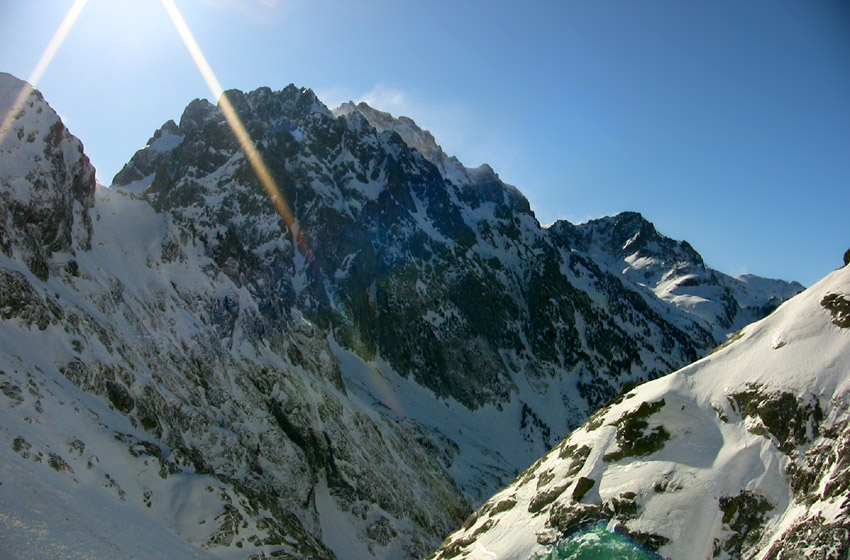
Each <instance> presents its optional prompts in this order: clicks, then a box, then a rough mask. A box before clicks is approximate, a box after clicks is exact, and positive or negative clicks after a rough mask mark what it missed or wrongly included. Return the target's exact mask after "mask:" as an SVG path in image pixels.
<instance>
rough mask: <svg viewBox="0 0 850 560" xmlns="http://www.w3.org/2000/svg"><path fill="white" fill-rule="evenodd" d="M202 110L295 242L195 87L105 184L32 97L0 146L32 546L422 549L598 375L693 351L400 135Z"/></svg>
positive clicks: (630, 371) (586, 396)
mask: <svg viewBox="0 0 850 560" xmlns="http://www.w3.org/2000/svg"><path fill="white" fill-rule="evenodd" d="M10 80H11V79H10V78H3V79H2V80H0V84H6V85H4V86H3V88H5V89H3V88H0V91H5V90H6V89H9V88H10V87H11V86H9V85H8V84H12V85H14V82H12V81H10ZM227 95H228V97H229V99H230V102H231V103H232V105H233V107H234V108H235V110H236V111H237V113H238V114H239V116H240V118H241V119H242V121H243V122H244V124H245V128H246V130H247V131H248V132H249V133H250V135H251V137H252V139H253V141H254V143H255V144H256V146H257V149H258V151H259V153H260V155H261V156H262V158H263V160H264V162H265V165H266V167H267V169H268V170H269V173H270V174H271V177H272V179H273V180H274V182H275V183H276V185H277V188H278V189H279V191H280V196H282V197H283V198H285V199H286V201H287V203H288V204H289V206H290V207H291V208H292V210H293V212H294V216H295V218H296V220H297V225H296V224H287V223H286V221H284V220H282V219H281V218H280V216H279V215H278V213H277V212H276V210H275V206H274V205H273V204H271V203H270V201H269V200H268V195H267V193H266V190H265V189H264V188H263V186H262V185H261V183H260V181H259V180H258V179H257V176H256V174H255V171H254V169H253V168H252V167H251V165H250V164H249V163H248V161H247V160H246V158H245V155H244V154H243V153H242V151H241V149H240V146H239V143H238V142H237V140H236V139H235V137H234V136H233V134H232V132H231V130H230V128H229V126H228V125H227V123H226V121H225V119H224V117H223V114H222V113H221V111H220V110H219V108H218V107H216V106H214V105H212V104H211V103H209V102H207V101H203V100H195V101H193V102H192V103H190V104H189V106H188V107H187V108H186V110H185V111H184V114H183V116H182V118H181V119H180V120H179V124H176V123H175V122H173V121H169V122H168V123H166V124H165V125H164V126H163V127H162V128H160V129H159V130H158V131H157V132H156V133H154V135H153V136H152V138H151V139H150V140H149V141H148V143H147V145H146V146H145V148H143V149H142V150H140V151H139V152H137V153H136V154H135V155H134V156H133V158H132V159H131V160H130V162H129V163H128V164H127V166H125V168H124V169H123V170H122V171H121V172H120V173H119V174H118V175H116V178H115V180H114V185H113V186H112V188H107V187H102V186H99V187H97V189H95V188H94V184H93V176H94V175H93V170H91V168H90V166H89V165H88V160H87V159H86V158H85V156H84V155H82V153H81V147H80V145H79V141H77V140H76V139H74V138H73V137H71V136H70V135H69V134H68V133H67V131H65V130H64V128H60V127H57V126H56V123H57V122H58V118H56V117H55V115H54V114H53V113H52V111H48V109H49V108H47V107H46V105H44V106H43V107H42V105H40V104H41V103H42V102H41V101H40V99H39V98H38V96H37V95H36V96H35V97H31V98H30V99H31V100H33V102H32V104H31V105H28V106H27V107H28V109H25V113H24V116H22V117H21V118H19V119H18V120H17V121H15V123H17V124H14V126H17V127H18V128H17V129H16V130H17V132H15V134H14V137H15V138H17V139H18V140H17V141H18V143H17V144H15V145H14V147H13V148H9V149H8V150H7V151H6V152H4V153H3V154H0V156H1V157H3V158H6V159H4V160H3V161H5V162H9V163H8V164H4V166H3V167H0V169H2V170H3V172H5V173H7V174H8V175H9V176H10V177H11V176H12V175H11V174H9V170H15V169H21V170H23V171H22V172H21V173H17V172H16V173H17V174H15V175H14V176H13V179H14V180H8V181H7V180H5V179H4V181H3V182H2V183H0V185H2V187H3V189H2V191H0V196H2V205H0V212H2V216H3V217H4V220H5V223H6V224H7V225H6V226H5V228H6V229H4V230H2V231H3V238H2V239H3V243H4V246H3V247H4V250H3V254H2V255H0V282H2V290H0V304H2V305H0V313H2V322H0V335H1V336H0V387H2V389H3V393H2V396H0V404H2V407H0V415H2V422H0V438H2V441H0V446H2V447H3V448H4V449H11V450H12V452H11V453H5V454H3V455H2V457H3V460H2V462H0V467H2V468H3V471H2V473H3V475H4V476H5V477H6V478H4V480H3V482H4V484H3V486H2V487H0V492H5V493H6V494H3V495H0V497H2V503H3V504H4V515H5V517H3V519H2V522H3V523H7V525H8V527H18V528H20V527H35V526H36V525H34V523H35V522H36V521H37V519H38V511H42V510H44V509H45V508H46V507H47V506H48V504H49V502H48V500H56V501H57V502H58V503H59V504H61V506H62V507H63V508H68V509H69V510H72V511H75V512H76V513H78V514H79V516H80V518H81V519H83V520H84V521H83V522H81V523H80V524H77V525H75V524H74V523H72V522H71V521H70V519H71V517H70V516H69V517H68V519H64V520H63V518H61V516H59V517H55V518H51V519H50V520H49V521H50V524H51V526H52V527H53V532H52V533H50V534H49V535H48V538H46V539H42V540H41V541H39V543H40V544H39V546H41V547H42V548H40V549H39V550H41V551H44V553H43V554H42V555H45V556H47V555H50V551H51V550H54V551H55V550H56V547H58V546H60V545H61V544H62V543H61V540H62V539H63V538H64V537H65V536H67V535H70V534H82V535H87V536H86V537H78V538H76V539H75V541H74V542H75V543H76V544H77V545H79V546H80V547H82V548H81V550H87V551H88V552H89V554H90V555H92V556H104V555H113V556H120V555H121V554H123V555H124V556H129V557H132V556H134V555H135V551H134V547H135V548H138V550H146V551H148V550H149V551H150V555H151V556H156V555H161V554H159V553H158V552H157V551H161V550H162V549H161V548H159V547H158V545H152V544H151V543H149V542H145V541H146V535H149V534H151V533H152V532H153V533H156V532H161V533H162V534H163V535H165V537H163V539H164V540H163V543H175V542H183V543H189V544H190V545H192V546H189V545H186V546H185V547H182V545H181V547H178V548H179V549H180V551H179V555H185V556H186V557H196V556H198V557H199V556H202V555H203V551H202V550H200V549H199V548H197V547H200V548H201V549H206V550H208V551H210V552H212V553H213V554H216V555H220V556H231V555H232V556H241V557H261V556H262V555H277V556H279V557H284V558H285V557H310V558H334V557H336V558H340V559H348V558H357V559H360V558H413V557H418V556H423V555H424V554H426V553H427V552H428V551H430V550H432V549H433V548H434V547H435V546H436V545H437V544H438V543H439V542H440V541H441V540H442V538H443V536H444V535H445V534H447V533H448V532H449V531H450V530H451V529H453V528H454V527H456V526H457V525H458V524H459V523H460V521H461V520H462V519H463V518H464V517H465V516H466V515H467V513H468V512H469V511H470V509H471V507H470V504H471V503H477V502H480V500H482V499H484V498H486V497H487V496H489V495H490V494H491V493H492V492H493V491H495V490H496V489H498V488H500V487H502V486H503V485H504V484H505V483H506V482H508V481H509V480H510V478H511V477H513V476H514V475H515V474H516V473H517V472H518V471H519V470H520V469H522V468H524V467H525V466H526V465H528V464H529V463H530V462H531V461H533V460H534V458H536V457H538V456H539V455H540V454H541V453H543V452H544V451H545V450H546V449H548V448H549V447H551V445H552V444H554V443H555V442H556V441H557V440H558V439H559V438H560V437H562V436H563V435H564V434H565V433H567V432H568V431H569V430H570V429H572V428H574V427H576V426H577V425H579V424H580V423H581V422H582V421H583V420H584V419H585V418H586V417H587V415H588V414H589V413H590V412H591V411H592V410H594V409H595V408H596V407H597V406H599V405H600V404H602V403H604V402H605V401H607V400H608V399H609V398H610V397H612V396H613V395H615V394H616V393H617V391H618V390H619V388H620V387H621V385H622V384H623V383H625V382H639V381H643V380H646V379H650V378H654V377H658V376H660V375H663V374H665V373H667V372H669V371H671V370H673V369H676V368H678V367H680V366H682V365H685V364H686V363H688V362H690V361H692V360H693V359H695V358H697V357H699V356H701V355H703V354H704V353H706V352H707V351H708V350H709V349H710V348H711V347H713V346H714V344H715V338H714V334H713V332H714V330H715V328H716V325H714V324H713V323H712V322H711V321H710V320H708V321H707V322H702V323H701V322H699V321H696V320H693V319H691V320H685V319H682V317H685V318H687V317H686V316H684V315H682V314H680V315H675V313H674V312H675V311H676V310H677V309H678V308H676V307H675V306H673V305H671V304H670V303H668V302H666V301H665V300H663V299H658V298H656V297H652V296H651V294H648V293H647V292H645V291H641V289H636V288H635V286H634V285H632V284H630V283H628V282H624V281H623V279H622V278H621V276H620V275H619V274H614V273H613V272H612V271H611V270H609V269H608V268H607V265H605V264H604V263H603V264H600V263H597V262H596V261H595V260H594V258H593V255H590V254H587V253H584V252H582V250H581V249H580V248H573V247H572V246H571V245H570V243H568V242H565V241H564V239H562V238H560V237H559V236H557V235H554V234H553V232H552V231H550V230H547V229H544V228H541V227H540V225H539V224H538V222H537V220H536V219H535V217H534V215H533V213H532V212H531V210H530V208H529V205H528V202H527V200H526V199H525V198H524V197H523V196H522V195H521V194H520V193H519V191H518V190H516V189H515V188H513V187H511V186H509V185H505V184H504V183H503V182H502V181H501V180H500V179H499V177H498V176H497V175H496V173H495V172H493V170H492V169H490V168H489V167H488V166H482V167H480V168H477V169H468V168H464V167H463V166H461V165H460V164H459V163H456V160H455V163H456V165H455V163H452V161H451V158H447V157H446V156H445V154H443V152H442V150H440V149H439V147H438V146H437V145H436V143H435V142H434V141H433V138H431V137H430V135H428V134H426V133H425V132H423V131H421V130H419V129H418V128H417V127H416V126H415V123H413V122H412V121H409V120H405V121H402V120H401V119H398V120H395V119H393V118H392V117H390V116H388V115H386V114H377V112H375V111H374V110H370V109H368V108H363V107H358V108H357V110H356V111H354V110H351V111H348V112H343V113H341V114H339V115H338V116H334V115H333V114H332V113H331V112H330V111H329V110H328V109H327V108H326V107H325V106H324V105H322V104H321V102H320V101H319V100H318V99H317V98H316V96H315V95H314V94H313V92H312V91H310V90H308V89H301V88H296V87H295V86H288V87H286V88H284V89H283V90H281V91H272V90H270V89H268V88H261V89H258V90H256V91H253V92H248V93H243V92H239V91H236V90H231V91H228V92H227ZM6 97H8V96H6ZM51 115H53V116H51ZM376 115H377V116H376ZM42 117H44V118H47V120H46V121H44V123H43V124H45V125H47V124H49V125H50V126H49V127H48V128H49V129H50V130H51V131H52V130H54V128H55V130H56V132H55V133H54V132H51V133H50V134H47V135H46V136H45V135H44V134H43V133H44V131H45V130H47V129H46V128H44V126H42V121H40V120H39V119H40V118H42ZM48 117H49V118H48ZM379 117H380V119H379ZM373 120H374V121H376V123H377V124H373V123H372V121H373ZM378 120H380V122H378ZM417 131H418V132H417ZM30 137H32V138H33V140H32V141H28V139H29V138H30ZM54 138H58V139H59V140H58V141H56V142H54V141H53V140H51V139H54ZM5 142H6V141H5V140H4V144H3V149H6V144H5ZM420 150H422V151H421V152H420ZM30 156H32V157H30ZM60 156H61V157H60ZM128 191H129V192H128ZM30 207H32V208H33V210H29V208H30ZM27 212H39V213H40V212H48V213H49V219H48V218H45V220H44V221H35V223H33V220H29V221H28V220H27V219H25V218H24V219H21V218H15V216H21V215H23V216H27V215H28V214H27ZM39 215H41V214H39ZM45 216H48V214H45ZM57 224H58V226H57ZM51 228H53V229H56V230H57V231H59V232H71V234H70V236H69V235H67V234H66V233H62V234H61V235H57V236H54V237H51V235H52V234H51V232H52V231H53V229H51ZM53 240H58V241H56V242H54V241H53ZM7 247H9V249H8V250H7V249H6V248H7ZM39 251H41V253H39ZM33 255H36V256H38V255H40V257H38V258H40V259H41V261H38V260H37V258H36V257H33ZM33 259H36V260H33ZM39 262H43V263H44V266H42V265H40V264H39ZM33 263H35V264H33ZM44 271H47V272H44ZM668 314H673V315H674V318H673V319H667V318H665V317H666V316H667V315H668ZM6 481H8V484H7V483H6ZM10 489H12V490H10ZM15 489H21V490H20V491H18V490H15ZM590 491H591V492H592V489H591V490H590ZM91 501H94V502H93V503H97V504H100V506H102V507H98V508H97V509H96V510H89V509H86V508H83V507H81V505H80V504H84V503H89V502H91ZM7 504H8V505H9V507H8V508H6V507H5V506H6V505H7ZM74 519H76V517H75V518H74ZM136 528H138V529H136ZM11 533H14V535H16V536H15V537H14V539H13V540H12V541H10V542H12V545H10V546H14V547H16V548H15V550H18V551H21V550H25V548H21V547H25V546H26V545H27V543H32V542H33V539H31V538H30V537H31V536H32V534H30V533H28V532H27V531H19V530H17V529H16V530H15V531H12V530H11V529H10V534H11ZM51 535H55V536H51ZM110 535H112V536H110ZM51 539H52V540H51ZM104 542H105V543H107V544H101V543H104ZM4 544H5V542H4ZM162 546H166V545H165V544H163V545H162ZM145 547H147V548H145ZM193 547H195V548H193ZM107 550H108V551H111V552H106V551H107ZM115 550H118V551H119V553H116V552H115Z"/></svg>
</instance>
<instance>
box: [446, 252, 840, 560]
mask: <svg viewBox="0 0 850 560" xmlns="http://www.w3.org/2000/svg"><path fill="white" fill-rule="evenodd" d="M598 521H603V522H605V523H607V526H608V528H609V529H611V530H616V531H618V532H620V533H623V534H625V535H630V536H632V537H633V538H634V539H635V540H636V541H638V542H641V543H644V544H645V545H647V546H648V547H649V548H651V549H654V550H657V551H658V553H659V554H660V556H661V557H663V558H672V559H698V558H712V557H715V558H758V559H768V558H770V559H774V558H811V559H827V558H829V559H839V558H842V559H843V558H847V557H848V555H850V538H848V534H850V266H845V267H844V268H842V269H840V270H838V271H836V272H834V273H832V274H830V275H829V276H827V277H826V278H825V279H823V280H822V281H821V282H819V283H817V284H816V285H814V286H812V287H811V288H809V289H808V290H806V291H805V292H803V293H801V294H800V295H798V296H796V297H795V298H793V299H792V300H790V301H788V302H786V303H785V304H783V305H782V306H781V307H780V308H779V309H777V310H776V311H775V312H774V313H773V314H771V315H770V316H768V317H767V318H765V319H763V320H761V321H759V322H757V323H754V324H752V325H749V326H747V327H746V328H744V329H743V330H742V331H741V332H740V333H738V334H737V335H736V336H735V337H734V339H733V340H730V341H729V343H728V344H727V345H725V346H724V347H722V348H720V349H718V350H717V351H716V352H714V353H712V354H711V355H709V356H707V357H705V358H703V359H702V360H699V361H698V362H696V363H694V364H692V365H690V366H688V367H685V368H683V369H681V370H679V371H677V372H675V373H673V374H670V375H668V376H666V377H663V378H660V379H657V380H655V381H650V382H648V383H645V384H643V385H641V386H639V387H637V388H635V389H633V390H631V391H629V392H627V393H626V394H624V395H621V396H620V397H619V398H618V399H616V400H615V401H613V402H612V403H610V404H609V405H607V406H605V407H604V408H602V409H601V410H599V411H598V412H596V413H595V414H594V415H593V416H592V417H591V418H590V419H589V420H588V422H587V423H586V424H585V425H584V426H582V427H581V428H579V429H578V430H576V431H575V432H573V433H572V434H570V435H569V437H567V438H566V439H564V440H563V441H562V442H561V443H560V444H559V445H557V446H556V447H555V448H554V449H553V450H552V451H551V452H550V453H549V454H547V455H546V456H544V457H543V458H541V459H540V460H539V461H538V462H536V463H535V464H534V465H533V466H532V467H530V468H529V469H528V470H527V471H525V472H524V473H523V474H521V475H520V476H519V477H518V478H517V479H516V480H515V481H514V482H513V483H512V484H511V485H510V486H508V487H507V488H506V489H504V490H502V491H501V492H499V493H498V494H496V495H495V496H494V497H493V498H491V499H490V500H489V501H488V502H487V503H486V504H485V505H484V506H482V507H481V508H480V509H479V510H478V511H477V512H476V513H475V514H474V515H473V516H471V517H470V518H469V519H468V520H467V522H466V523H465V524H464V527H463V529H461V530H460V531H458V532H456V533H455V534H453V535H452V536H451V537H450V538H449V539H447V540H446V542H445V543H444V544H443V546H442V547H441V548H440V549H439V551H437V552H436V553H435V554H434V555H432V556H431V558H436V559H442V558H453V557H456V558H468V559H478V558H480V559H485V558H500V559H504V560H508V559H522V560H525V559H528V558H531V557H533V556H534V555H541V556H540V557H541V558H542V557H546V558H548V557H549V556H548V554H551V553H552V551H553V550H556V549H557V547H558V546H559V545H560V546H562V547H563V546H564V543H566V542H567V541H570V539H574V538H575V535H576V534H581V532H582V530H583V528H586V527H587V524H588V523H591V524H592V523H594V522H598ZM576 532H578V533H576ZM559 558H562V556H559Z"/></svg>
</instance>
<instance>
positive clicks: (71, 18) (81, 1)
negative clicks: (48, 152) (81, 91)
mask: <svg viewBox="0 0 850 560" xmlns="http://www.w3.org/2000/svg"><path fill="white" fill-rule="evenodd" d="M86 2H88V0H76V1H75V2H74V3H73V4H72V5H71V8H70V9H69V10H68V13H67V14H65V18H64V19H63V20H62V23H60V24H59V28H58V29H57V30H56V33H54V34H53V38H51V39H50V42H49V43H47V48H45V49H44V53H42V55H41V58H39V59H38V63H37V64H36V65H35V68H34V69H33V71H32V73H31V74H30V75H29V78H28V79H27V82H28V83H27V85H25V86H24V87H23V88H22V89H21V91H20V93H18V97H16V98H15V102H14V103H12V106H11V107H9V110H8V111H7V112H6V114H5V115H4V116H3V122H2V123H0V144H2V143H3V139H4V138H5V136H6V134H7V133H8V132H9V130H10V126H11V124H12V121H13V120H15V119H16V118H17V116H18V114H19V113H20V112H21V110H22V109H23V107H24V103H25V102H26V100H27V97H29V94H30V92H31V91H32V90H33V89H34V88H35V87H36V85H37V84H38V81H39V80H40V79H41V76H42V75H43V74H44V71H45V70H46V69H47V66H48V65H49V64H50V61H51V60H53V57H54V56H56V52H57V51H58V50H59V47H60V46H61V45H62V42H63V41H64V40H65V37H66V36H67V35H68V32H69V31H71V28H72V27H74V23H75V22H76V21H77V18H78V17H79V15H80V12H82V11H83V8H84V7H85V5H86Z"/></svg>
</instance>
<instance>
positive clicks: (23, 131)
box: [0, 73, 95, 280]
mask: <svg viewBox="0 0 850 560" xmlns="http://www.w3.org/2000/svg"><path fill="white" fill-rule="evenodd" d="M25 90H29V91H30V93H29V95H28V96H27V97H26V98H25V99H24V102H23V104H22V105H20V107H16V108H15V109H16V110H15V116H14V118H13V119H12V120H11V122H10V123H9V127H8V128H7V129H6V130H0V157H2V159H3V166H2V167H1V168H0V181H2V183H3V187H4V188H3V189H2V191H0V251H2V252H3V254H5V255H6V256H8V257H15V258H17V259H19V260H21V261H22V262H25V263H26V264H27V266H28V267H29V269H30V271H32V273H33V274H35V275H36V276H37V277H38V278H40V279H41V280H46V279H47V277H48V276H49V274H50V268H51V256H52V255H53V254H54V253H57V252H66V253H70V254H71V255H73V253H74V252H75V251H76V250H77V249H86V248H88V245H89V239H90V237H91V220H90V219H89V214H88V212H87V210H88V209H89V208H90V207H91V205H92V203H93V200H94V188H95V178H94V177H95V172H94V168H93V167H92V166H91V164H90V163H89V159H88V157H86V156H85V154H83V145H82V143H81V142H80V141H79V140H77V139H76V138H75V137H73V136H72V135H71V134H70V133H69V132H68V130H67V129H66V128H65V126H64V125H63V124H62V121H61V120H60V119H59V117H58V116H57V115H56V113H55V112H54V111H53V109H51V108H50V106H49V105H47V104H46V103H45V102H44V100H43V99H42V97H41V93H39V92H38V91H35V90H32V88H31V87H30V86H29V85H28V84H27V83H26V82H23V81H21V80H18V79H16V78H14V77H13V76H10V75H9V74H4V73H0V114H2V115H3V117H5V116H6V115H7V113H8V112H9V111H10V110H13V109H12V105H13V104H14V103H15V101H16V100H17V98H18V96H19V94H20V93H21V92H22V91H25ZM69 262H72V261H69ZM52 266H53V267H54V268H55V266H58V263H52ZM71 266H72V265H71Z"/></svg>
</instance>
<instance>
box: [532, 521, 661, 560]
mask: <svg viewBox="0 0 850 560" xmlns="http://www.w3.org/2000/svg"><path fill="white" fill-rule="evenodd" d="M659 559H660V557H659V556H658V555H657V554H654V553H653V552H650V551H648V550H646V549H645V548H642V547H641V546H640V545H638V544H636V543H635V542H634V541H632V540H631V539H629V538H628V537H627V536H625V535H621V534H619V533H616V532H613V531H609V530H608V528H607V527H606V525H605V524H604V523H598V524H596V525H592V526H590V527H587V528H585V529H582V530H580V531H578V532H576V533H573V534H572V535H568V536H566V537H564V538H563V539H562V540H561V541H560V542H559V543H558V544H557V545H555V546H553V547H552V550H551V551H549V552H548V553H546V554H537V555H534V556H532V557H531V558H530V559H529V560H659Z"/></svg>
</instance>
